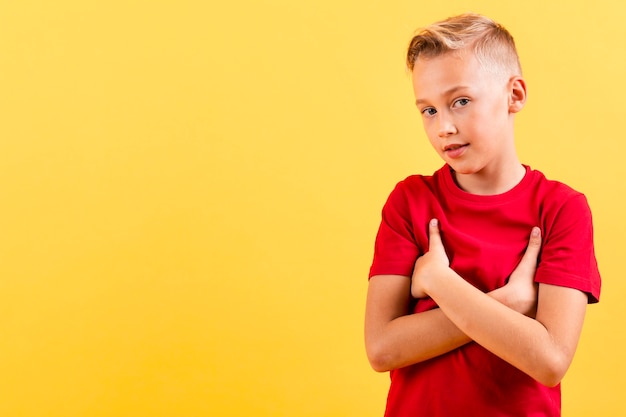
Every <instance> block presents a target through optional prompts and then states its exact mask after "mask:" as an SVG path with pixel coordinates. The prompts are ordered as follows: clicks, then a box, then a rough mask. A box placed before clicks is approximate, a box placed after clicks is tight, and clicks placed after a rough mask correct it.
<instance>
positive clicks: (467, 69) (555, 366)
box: [365, 14, 600, 417]
mask: <svg viewBox="0 0 626 417" xmlns="http://www.w3.org/2000/svg"><path fill="white" fill-rule="evenodd" d="M407 64H408V68H409V69H410V70H411V72H412V79H413V89H414V92H415V98H416V105H417V108H418V110H419V112H420V113H421V116H422V121H423V124H424V129H425V131H426V134H427V136H428V139H429V140H430V142H431V144H432V146H433V147H434V148H435V151H436V152H437V153H438V154H439V156H440V157H441V158H442V159H443V160H444V162H445V165H444V166H443V167H442V168H441V169H439V170H438V171H436V172H435V173H434V174H433V175H431V176H417V175H416V176H410V177H408V178H407V179H405V180H404V181H402V182H400V183H399V184H398V185H397V186H396V188H395V189H394V190H393V192H392V193H391V195H390V196H389V199H388V200H387V203H386V204H385V207H384V208H383V213H382V222H381V225H380V228H379V231H378V235H377V237H376V246H375V254H374V260H373V263H372V266H371V270H370V279H369V287H368V295H367V302H366V314H365V344H366V351H367V354H368V358H369V360H370V363H371V364H372V367H373V368H374V369H375V370H377V371H380V372H383V371H390V372H391V386H390V389H389V395H388V400H387V408H386V413H385V415H386V416H394V417H395V416H427V417H433V416H443V417H455V416H464V417H465V416H480V417H495V416H559V415H560V409H561V397H560V381H561V379H562V378H563V376H564V374H565V372H566V371H567V369H568V367H569V365H570V363H571V361H572V358H573V355H574V352H575V349H576V345H577V343H578V340H579V337H580V333H581V329H582V325H583V319H584V316H585V309H586V305H587V304H588V303H595V302H597V301H598V299H599V296H600V275H599V272H598V268H597V264H596V259H595V254H594V248H593V230H592V221H591V213H590V210H589V207H588V204H587V201H586V199H585V197H584V195H582V194H580V193H578V192H576V191H574V190H573V189H571V188H569V187H567V186H566V185H564V184H562V183H559V182H556V181H550V180H547V179H546V178H545V177H544V176H543V174H541V173H540V172H539V171H536V170H532V169H531V168H530V167H528V166H525V165H522V164H521V163H520V161H519V159H518V157H517V154H516V151H515V146H514V138H513V120H514V116H515V113H517V112H518V111H520V110H521V109H522V108H523V106H524V104H525V102H526V84H525V81H524V79H523V78H522V75H521V69H520V65H519V60H518V56H517V52H516V49H515V44H514V42H513V38H512V37H511V35H510V34H509V33H508V32H507V31H506V29H504V28H503V27H502V26H500V25H499V24H497V23H495V22H493V21H491V20H490V19H487V18H485V17H483V16H479V15H474V14H465V15H460V16H456V17H452V18H449V19H446V20H444V21H442V22H438V23H435V24H433V25H431V26H429V27H427V28H426V29H424V30H422V31H421V32H419V33H418V34H417V35H416V36H415V37H414V38H413V40H412V41H411V43H410V46H409V49H408V53H407Z"/></svg>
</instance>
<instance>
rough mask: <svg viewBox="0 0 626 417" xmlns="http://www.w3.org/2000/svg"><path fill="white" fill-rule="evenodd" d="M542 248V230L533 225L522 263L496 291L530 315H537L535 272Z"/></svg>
mask: <svg viewBox="0 0 626 417" xmlns="http://www.w3.org/2000/svg"><path fill="white" fill-rule="evenodd" d="M540 250H541V230H540V229H539V228H538V227H533V229H532V232H531V234H530V239H529V241H528V246H527V247H526V252H525V253H524V256H523V257H522V260H521V261H520V263H519V264H518V265H517V267H515V270H514V271H513V273H511V276H510V277H509V281H508V283H507V284H506V285H505V286H504V287H502V288H500V289H499V290H496V291H501V294H499V296H498V297H496V298H498V299H500V300H501V302H503V303H504V304H505V305H507V306H508V307H510V308H512V309H513V310H515V311H517V312H519V313H522V314H524V315H526V316H528V317H533V318H534V317H535V315H536V313H537V290H538V285H537V283H536V282H535V272H536V271H537V264H538V258H539V252H540Z"/></svg>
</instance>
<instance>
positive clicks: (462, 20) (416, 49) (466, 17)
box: [406, 13, 522, 77]
mask: <svg viewBox="0 0 626 417" xmlns="http://www.w3.org/2000/svg"><path fill="white" fill-rule="evenodd" d="M468 47H469V48H471V50H472V51H473V52H474V55H475V56H476V58H477V59H478V62H480V64H481V65H482V66H483V68H485V69H486V70H487V71H489V72H492V73H495V74H502V75H505V76H507V77H508V76H511V75H520V76H521V75H522V67H521V65H520V62H519V56H518V55H517V49H516V48H515V41H514V40H513V36H511V34H510V33H509V32H508V31H507V30H506V29H505V28H504V26H502V25H500V24H499V23H496V22H494V21H493V20H491V19H489V18H488V17H485V16H481V15H478V14H474V13H465V14H461V15H458V16H453V17H449V18H447V19H445V20H442V21H440V22H436V23H433V24H432V25H430V26H427V27H425V28H423V29H421V30H419V31H418V32H417V34H416V35H415V36H414V37H413V39H411V42H410V44H409V48H408V50H407V55H406V64H407V67H408V69H409V70H410V71H413V67H414V66H415V62H416V61H417V59H418V58H419V57H420V56H423V57H424V58H434V57H436V56H440V55H443V54H446V53H449V52H454V51H456V52H459V51H461V50H464V49H466V48H468Z"/></svg>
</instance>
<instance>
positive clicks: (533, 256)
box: [522, 227, 541, 263]
mask: <svg viewBox="0 0 626 417" xmlns="http://www.w3.org/2000/svg"><path fill="white" fill-rule="evenodd" d="M540 249H541V229H539V228H538V227H533V230H532V232H530V239H529V240H528V247H527V248H526V253H524V257H523V258H522V259H525V260H527V261H533V262H535V263H536V262H537V258H538V257H539V250H540Z"/></svg>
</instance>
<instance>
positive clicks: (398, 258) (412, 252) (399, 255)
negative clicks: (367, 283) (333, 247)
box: [369, 182, 421, 278]
mask: <svg viewBox="0 0 626 417" xmlns="http://www.w3.org/2000/svg"><path fill="white" fill-rule="evenodd" d="M420 254H421V252H420V250H419V247H418V244H417V243H416V239H415V234H414V231H413V224H412V221H411V214H410V209H409V204H408V201H407V196H406V193H405V192H404V191H403V183H402V182H401V183H399V184H398V185H397V186H396V188H395V189H394V190H393V191H392V192H391V194H390V195H389V198H388V199H387V202H386V203H385V205H384V207H383V210H382V220H381V223H380V227H379V229H378V233H377V235H376V243H375V247H374V260H373V262H372V265H371V268H370V273H369V277H370V278H371V277H373V276H375V275H402V276H408V277H410V276H411V275H412V274H413V267H414V265H415V260H416V259H417V257H418V256H419V255H420Z"/></svg>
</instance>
